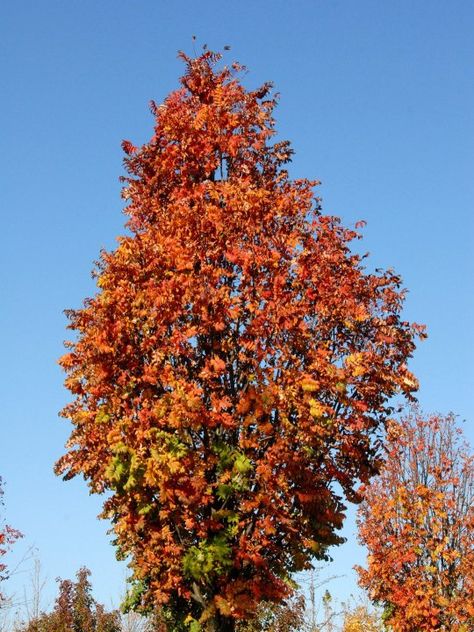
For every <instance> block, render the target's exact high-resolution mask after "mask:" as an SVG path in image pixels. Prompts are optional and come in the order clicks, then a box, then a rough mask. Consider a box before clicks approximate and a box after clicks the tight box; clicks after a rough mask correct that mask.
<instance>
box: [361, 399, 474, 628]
mask: <svg viewBox="0 0 474 632" xmlns="http://www.w3.org/2000/svg"><path fill="white" fill-rule="evenodd" d="M359 534H360V540H361V542H362V543H363V544H365V545H366V546H367V548H368V552H369V556H368V562H367V569H362V568H358V572H359V576H360V583H361V585H362V586H364V587H365V588H367V589H368V591H369V594H370V597H371V598H372V599H373V600H374V601H376V602H379V603H381V604H382V605H384V606H385V620H386V622H387V623H388V624H389V625H390V628H391V629H393V630H395V631H396V632H415V630H416V631H419V630H449V631H450V632H455V631H459V632H461V631H464V632H468V630H473V629H474V599H473V595H474V458H473V456H472V454H471V453H470V452H469V449H468V446H467V445H466V444H465V443H464V442H463V439H462V433H461V430H460V429H459V428H458V427H457V426H456V423H455V418H454V417H453V416H452V415H448V416H446V417H443V416H441V415H433V416H430V417H424V416H423V415H421V413H419V412H418V411H414V412H413V413H412V414H411V415H409V416H407V417H405V418H404V419H403V420H402V421H401V422H400V423H393V424H392V426H391V428H390V433H389V443H388V455H387V462H386V465H385V468H384V470H383V472H382V474H381V475H380V477H378V478H377V479H376V480H375V481H374V482H373V483H372V484H371V485H370V486H369V487H368V488H367V490H366V493H365V500H364V503H363V504H362V505H361V507H360V511H359Z"/></svg>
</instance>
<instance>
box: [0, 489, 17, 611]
mask: <svg viewBox="0 0 474 632" xmlns="http://www.w3.org/2000/svg"><path fill="white" fill-rule="evenodd" d="M3 494H4V491H3V485H2V478H1V477H0V582H2V581H5V580H6V579H7V578H8V569H7V565H6V563H5V561H3V560H4V559H5V555H6V554H7V553H8V551H9V550H10V547H11V545H12V544H13V543H14V542H15V541H16V540H18V538H21V537H22V534H21V533H20V532H19V531H18V530H17V529H13V528H12V527H10V526H9V525H8V524H6V522H5V519H4V516H3V506H4V504H3ZM4 600H5V596H4V595H3V594H2V592H1V591H0V605H1V604H2V601H4Z"/></svg>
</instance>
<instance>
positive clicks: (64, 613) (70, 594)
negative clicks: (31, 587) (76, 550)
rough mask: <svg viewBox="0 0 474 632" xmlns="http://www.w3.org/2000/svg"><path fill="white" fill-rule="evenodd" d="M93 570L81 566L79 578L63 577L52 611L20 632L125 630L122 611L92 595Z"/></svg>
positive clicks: (42, 615)
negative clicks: (91, 571)
mask: <svg viewBox="0 0 474 632" xmlns="http://www.w3.org/2000/svg"><path fill="white" fill-rule="evenodd" d="M89 576H90V571H89V570H88V569H87V568H81V569H79V571H78V572H77V574H76V579H77V581H76V582H73V581H71V580H69V579H59V580H58V582H59V595H58V597H57V599H56V604H55V606H54V609H53V611H52V612H51V613H41V614H40V615H39V616H37V617H34V618H32V619H31V620H30V621H29V622H28V623H27V624H26V625H24V626H23V627H22V628H21V629H20V632H121V630H122V626H121V622H120V614H119V613H118V612H117V611H112V612H107V611H106V610H105V608H104V606H103V605H101V604H99V603H97V602H96V601H95V599H94V598H93V596H92V585H91V583H90V581H89Z"/></svg>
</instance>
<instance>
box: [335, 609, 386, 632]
mask: <svg viewBox="0 0 474 632" xmlns="http://www.w3.org/2000/svg"><path fill="white" fill-rule="evenodd" d="M384 629H385V628H384V625H383V622H382V620H381V618H380V616H379V614H378V613H377V612H374V611H373V610H370V609H369V608H368V607H367V605H366V604H365V603H358V602H355V603H349V604H344V618H343V622H342V632H383V630H384Z"/></svg>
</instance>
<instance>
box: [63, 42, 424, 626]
mask: <svg viewBox="0 0 474 632" xmlns="http://www.w3.org/2000/svg"><path fill="white" fill-rule="evenodd" d="M181 58H182V59H183V61H184V63H185V67H186V69H185V73H184V76H183V77H182V78H181V88H180V89H178V90H177V91H175V92H173V93H172V94H170V95H169V96H168V97H167V98H166V99H165V101H164V102H163V103H162V104H161V105H157V104H155V103H152V106H151V109H152V113H153V115H154V117H155V127H154V133H153V136H152V138H151V140H150V141H149V142H148V143H146V144H144V145H143V146H142V147H139V148H137V147H135V146H134V145H133V144H132V143H131V142H129V141H125V142H124V143H123V148H124V150H125V152H126V154H127V158H126V161H125V164H126V169H127V172H128V175H127V176H126V177H125V178H124V185H125V186H124V189H123V197H124V199H125V200H127V207H126V213H127V214H128V216H129V220H128V224H127V227H128V229H129V234H126V235H124V236H122V237H120V238H119V239H118V246H117V248H116V249H115V250H113V251H111V252H102V253H101V258H100V261H99V263H98V266H97V269H96V271H95V275H96V278H97V286H98V291H97V293H96V295H95V296H93V297H92V298H89V299H87V300H86V301H85V303H84V306H83V307H82V308H81V309H77V310H70V311H69V312H68V315H69V318H70V325H69V326H70V329H71V330H72V331H73V332H75V334H76V338H75V339H74V340H73V341H71V342H69V343H68V345H67V346H68V347H69V351H68V353H67V354H66V355H64V357H63V358H62V359H61V365H62V366H63V368H64V369H65V371H66V373H67V379H66V386H67V388H68V389H69V390H70V391H71V393H72V395H73V400H72V402H71V403H70V404H69V405H67V406H66V408H65V409H64V410H63V412H62V415H63V416H64V417H65V418H67V419H69V420H70V421H71V422H72V424H73V431H72V435H71V438H70V440H69V443H68V451H67V453H66V454H65V455H64V456H63V457H62V458H61V460H60V461H59V462H58V464H57V472H58V473H62V474H63V475H64V477H65V478H71V477H72V476H75V475H77V474H82V475H83V476H84V477H85V478H86V480H87V481H88V482H89V485H90V488H91V490H92V492H95V493H104V492H108V496H107V500H106V501H105V504H104V512H103V516H104V517H108V518H110V519H111V521H112V524H113V530H114V532H115V538H116V539H115V543H116V545H117V550H118V554H119V556H121V557H123V558H129V559H130V564H131V568H132V569H133V577H134V587H133V590H132V591H131V594H130V597H129V601H128V605H129V606H131V607H143V608H146V607H152V606H153V605H156V604H161V605H162V606H163V607H164V608H165V609H166V608H167V609H168V611H169V612H170V613H172V615H171V618H172V619H173V620H174V621H176V620H177V618H178V619H179V618H181V621H182V622H184V621H186V622H187V623H190V624H193V625H194V624H196V625H198V622H199V625H203V626H209V627H211V628H212V627H213V626H214V627H216V626H217V627H225V626H228V627H230V628H232V625H233V623H232V621H233V619H235V618H247V617H251V616H252V614H253V613H254V612H255V610H256V608H257V606H258V604H259V603H261V602H262V601H275V602H278V601H279V600H281V599H282V598H284V597H285V596H287V595H289V594H290V593H291V590H292V580H291V577H292V575H293V573H295V572H296V571H299V570H302V569H306V568H309V567H310V565H311V561H312V560H313V559H314V558H325V557H326V556H327V549H328V547H329V546H330V545H333V544H337V543H339V542H341V540H342V539H341V537H340V535H338V530H339V529H340V527H341V525H342V523H343V519H344V510H345V505H344V498H343V497H342V496H341V495H340V494H339V493H337V492H336V491H335V489H336V488H335V486H334V484H335V483H338V484H339V489H342V491H343V494H344V496H345V497H346V498H347V499H349V500H357V499H358V495H357V492H356V488H357V486H358V484H359V482H360V481H367V480H368V479H369V478H370V476H371V475H373V474H374V473H375V472H376V471H377V468H378V465H379V461H380V459H379V454H380V437H381V435H382V432H383V427H384V423H385V421H386V419H387V417H388V416H389V415H390V413H391V407H390V398H391V397H392V396H393V395H394V394H396V393H402V394H404V395H406V396H408V397H409V396H410V393H411V392H412V391H413V390H415V389H416V388H417V383H416V380H415V378H414V377H413V376H412V375H411V373H410V372H409V370H408V368H407V360H408V359H409V357H410V356H411V354H412V352H413V350H414V346H415V339H416V337H417V336H418V335H423V334H422V328H420V327H418V326H417V325H412V324H410V323H408V322H406V321H404V320H403V319H402V317H401V309H402V305H403V299H404V290H403V289H402V286H401V280H400V277H399V276H398V275H396V274H395V273H394V272H393V271H390V270H389V271H384V270H378V271H376V272H373V273H371V272H368V271H366V269H365V267H364V257H363V256H360V255H358V254H354V253H352V252H351V250H350V243H351V241H352V240H354V239H358V238H359V237H360V235H359V234H358V232H357V228H356V229H352V228H345V227H343V226H342V224H341V223H340V221H339V219H338V218H336V217H332V216H328V215H324V214H322V212H321V209H320V204H319V200H318V198H317V197H316V196H315V194H314V191H313V188H314V186H315V185H316V184H317V182H315V181H309V180H305V179H298V180H291V179H290V177H289V175H288V172H287V171H286V169H285V168H284V165H285V163H288V162H289V161H290V158H291V154H292V150H291V148H290V145H289V143H288V142H286V141H279V142H274V140H273V137H274V135H275V126H274V119H273V110H274V107H275V105H276V100H275V97H273V96H272V94H271V85H270V84H268V83H267V84H264V85H263V86H262V87H261V88H259V89H257V90H252V91H247V90H246V89H245V88H244V87H243V85H242V84H241V82H240V79H239V73H240V72H241V70H242V67H241V66H239V65H238V64H233V65H232V66H231V67H223V68H222V67H220V65H219V59H220V55H218V54H215V53H212V52H210V51H206V52H204V53H203V54H202V55H201V56H200V57H197V58H195V59H191V58H189V57H187V56H186V55H184V54H181Z"/></svg>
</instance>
